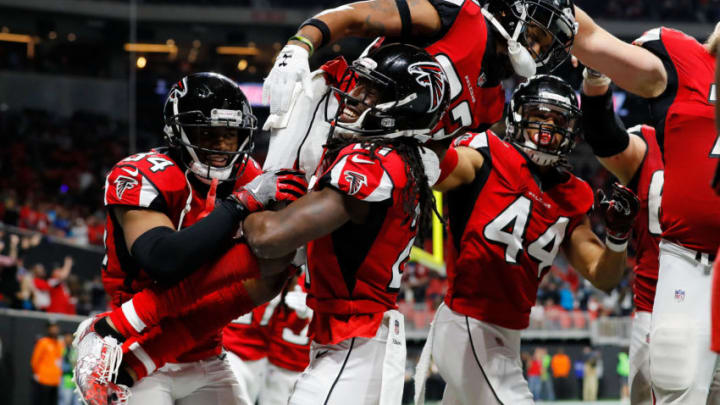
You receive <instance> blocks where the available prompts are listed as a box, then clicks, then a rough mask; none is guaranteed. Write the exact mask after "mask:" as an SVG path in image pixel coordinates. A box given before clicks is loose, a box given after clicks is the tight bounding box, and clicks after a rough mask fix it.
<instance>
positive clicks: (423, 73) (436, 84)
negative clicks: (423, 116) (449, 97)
mask: <svg viewBox="0 0 720 405" xmlns="http://www.w3.org/2000/svg"><path fill="white" fill-rule="evenodd" d="M408 73H410V74H411V75H413V76H414V77H415V81H417V82H418V84H420V85H421V86H423V87H427V89H428V91H429V92H430V100H431V101H430V107H429V108H428V110H427V112H429V113H431V112H433V111H435V110H437V109H438V108H440V103H441V102H442V99H443V95H445V72H444V71H443V69H442V67H440V65H439V64H437V63H432V62H417V63H413V64H412V65H410V66H408Z"/></svg>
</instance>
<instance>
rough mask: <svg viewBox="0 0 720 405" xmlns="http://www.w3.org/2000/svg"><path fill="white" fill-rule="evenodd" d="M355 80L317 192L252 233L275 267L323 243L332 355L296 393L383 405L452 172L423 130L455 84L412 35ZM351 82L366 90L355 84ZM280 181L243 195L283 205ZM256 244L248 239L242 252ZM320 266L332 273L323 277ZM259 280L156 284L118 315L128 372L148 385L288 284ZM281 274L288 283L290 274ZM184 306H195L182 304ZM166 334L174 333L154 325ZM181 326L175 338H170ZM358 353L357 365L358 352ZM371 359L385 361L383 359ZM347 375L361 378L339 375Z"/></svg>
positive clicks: (318, 331)
mask: <svg viewBox="0 0 720 405" xmlns="http://www.w3.org/2000/svg"><path fill="white" fill-rule="evenodd" d="M344 76H345V77H346V78H347V79H348V80H346V81H342V82H341V83H344V85H343V86H340V87H333V88H332V89H331V91H330V92H329V93H328V95H327V98H326V100H327V101H329V100H330V99H333V100H340V104H339V106H340V107H339V108H337V109H334V110H333V109H332V108H329V107H332V106H333V104H332V103H329V102H328V103H326V104H325V106H326V107H328V108H329V110H332V111H328V114H327V115H328V117H329V118H328V119H329V120H330V121H331V122H332V124H331V128H332V129H333V132H332V134H330V135H331V136H330V138H329V139H330V140H329V141H328V145H327V150H326V152H325V157H324V159H323V161H322V163H323V164H322V165H321V167H319V168H318V174H319V180H317V186H316V191H315V192H313V193H310V194H309V195H308V198H305V199H301V200H302V201H300V200H298V201H297V203H295V204H290V205H289V206H288V207H286V208H285V209H282V210H280V211H277V212H276V213H275V214H270V213H269V212H268V213H266V215H260V216H255V217H250V216H248V217H247V218H246V219H245V220H244V222H243V224H244V225H243V229H244V235H245V237H246V239H247V241H248V243H249V244H250V245H251V246H252V248H253V251H254V252H255V253H256V255H257V256H258V257H259V258H264V259H265V260H267V261H268V263H269V264H268V265H267V266H266V267H271V268H270V269H265V271H264V273H265V274H268V275H273V274H276V273H278V272H279V270H278V269H277V267H278V264H277V263H276V262H277V261H278V260H279V261H280V263H282V259H279V258H283V257H285V256H287V255H289V254H291V253H292V254H294V252H295V250H296V249H297V248H298V247H300V246H303V245H305V244H306V243H308V242H311V241H312V242H311V243H310V244H309V246H308V269H309V273H308V280H307V284H309V285H310V292H311V294H310V298H309V300H308V302H309V306H310V307H311V308H312V309H313V310H314V314H315V315H314V317H313V321H312V325H314V327H312V326H311V329H312V331H313V332H314V342H315V343H316V345H315V347H316V349H318V348H319V352H318V355H317V356H313V360H312V361H311V365H310V367H309V368H308V370H310V372H308V373H305V374H303V376H302V378H301V379H300V380H299V381H298V383H297V384H296V386H295V390H294V393H293V397H292V398H294V399H292V400H294V401H296V402H292V403H303V404H305V403H308V402H314V401H316V400H317V398H319V397H323V398H325V399H326V403H336V401H338V402H343V403H345V402H350V403H352V401H355V400H358V399H359V398H368V400H369V401H370V402H376V401H379V400H380V399H379V398H380V396H381V394H382V396H383V398H384V399H383V401H384V402H383V403H385V401H390V402H389V403H398V402H399V401H400V400H401V397H402V385H403V376H404V360H405V340H404V328H403V326H404V324H403V322H402V315H400V313H399V312H397V311H396V310H394V309H395V307H396V306H395V301H396V297H397V291H398V287H399V284H400V280H401V272H402V269H403V267H404V264H405V261H406V260H407V259H408V257H409V253H410V248H411V247H412V242H413V241H414V237H415V235H416V234H417V227H418V224H419V223H421V222H422V221H423V220H425V219H427V217H429V215H430V210H432V206H433V205H432V204H433V203H432V191H431V190H430V184H433V183H434V182H435V180H436V177H437V174H438V170H437V166H438V158H437V156H436V155H435V154H434V153H433V152H432V151H430V150H428V149H426V148H422V147H420V146H419V141H418V140H417V138H419V139H421V140H425V139H427V138H428V137H429V133H430V128H432V127H433V126H434V125H435V124H436V123H437V122H438V120H439V119H440V118H441V117H442V115H443V113H444V112H445V109H446V107H447V91H446V90H447V87H448V86H447V79H446V77H445V75H444V73H443V71H442V68H441V67H440V65H439V64H438V63H437V61H435V60H434V59H433V58H432V57H431V56H430V55H428V54H427V53H426V52H425V51H423V50H422V49H419V48H416V47H412V46H408V45H400V44H395V45H387V46H384V47H381V48H378V49H376V50H374V51H372V52H370V53H369V54H368V56H367V57H364V58H361V59H360V60H358V61H356V62H355V63H353V65H352V66H351V67H349V68H348V69H347V71H346V72H345V75H344ZM351 85H352V90H348V89H349V87H345V86H351ZM300 181H301V179H297V180H296V181H290V183H299V182H300ZM278 182H282V181H280V180H277V179H275V178H273V177H272V176H269V175H267V176H266V181H263V182H260V183H254V182H251V183H249V184H248V185H247V186H245V187H242V188H241V191H240V192H237V193H236V194H239V195H238V197H237V198H236V199H235V200H234V201H236V202H237V201H241V202H245V204H248V205H265V204H260V203H259V202H258V201H267V200H281V198H278V197H275V196H277V195H283V194H284V193H286V192H287V191H283V192H274V193H273V192H270V191H269V190H271V189H273V187H276V184H277V183H278ZM290 186H291V184H289V183H287V184H285V186H284V187H290ZM299 186H300V184H297V185H296V186H295V187H296V188H298V187H299ZM256 188H257V189H261V190H262V193H261V194H260V195H261V196H266V195H267V194H270V195H272V196H273V197H272V198H270V197H267V196H266V197H264V198H260V197H259V196H256V197H258V198H253V196H255V194H252V193H250V191H249V190H248V189H251V190H255V189H256ZM291 188H292V187H291ZM281 189H283V190H284V188H283V187H281ZM287 199H289V198H284V200H287ZM249 201H255V202H256V203H254V204H251V203H250V202H249ZM241 205H243V206H244V204H241ZM318 238H319V239H318ZM315 239H317V240H315ZM398 240H401V241H402V244H401V245H399V244H398ZM359 242H362V243H359ZM245 248H246V245H245V244H238V245H235V246H234V247H233V248H232V249H231V250H233V249H245ZM253 259H254V257H252V256H248V255H242V256H230V255H228V254H226V255H224V256H222V257H221V258H220V259H219V260H218V261H217V263H215V264H214V266H215V267H219V268H230V269H232V268H243V267H247V266H248V265H249V264H255V263H253ZM271 265H272V266H271ZM255 267H257V264H255ZM260 270H261V271H262V270H263V268H260ZM257 273H258V271H255V272H254V274H251V276H256V275H257ZM196 274H197V275H198V276H197V277H195V275H196ZM213 274H214V273H213V272H210V273H209V275H213ZM313 275H316V276H318V277H317V278H316V280H317V282H316V283H315V284H314V283H313V282H312V280H313V277H312V276H313ZM243 277H245V278H243ZM247 277H248V275H246V274H242V275H238V274H234V273H233V276H232V277H223V278H214V277H213V278H211V279H210V280H209V281H208V280H206V279H207V278H208V274H205V273H203V272H202V271H198V272H195V273H193V275H191V277H189V278H186V279H185V280H183V281H181V282H180V283H178V284H177V285H175V286H172V287H169V288H167V289H165V290H164V291H156V290H154V289H145V290H143V291H141V292H140V293H137V294H135V295H134V296H133V298H132V299H131V300H130V301H128V302H126V303H125V304H124V305H123V307H122V308H119V309H115V310H113V312H112V314H111V316H110V318H111V319H112V324H111V325H110V326H111V327H113V326H114V331H115V335H114V336H116V337H117V338H119V339H121V340H122V339H126V340H125V343H124V344H123V347H124V350H123V351H124V353H125V356H124V357H123V364H124V365H125V367H124V368H122V370H128V374H130V377H131V379H132V380H134V381H137V380H140V381H142V380H141V379H142V378H143V377H145V376H147V375H149V374H150V373H151V372H153V371H154V370H155V368H156V367H159V366H161V365H163V364H164V362H165V361H167V360H166V359H167V358H168V357H169V356H171V355H173V354H174V353H175V352H177V351H178V350H181V349H184V346H183V342H185V341H186V339H179V341H178V336H180V337H184V336H185V335H190V336H195V337H203V336H206V335H207V334H208V333H210V334H212V333H213V330H214V329H213V328H216V327H221V326H222V325H224V324H227V323H228V322H230V321H231V320H232V319H233V318H234V317H236V316H238V315H240V314H242V313H244V312H247V309H245V310H242V309H244V308H245V307H246V306H247V301H252V302H254V303H257V304H259V303H260V302H258V301H259V300H258V299H257V298H256V297H257V296H260V297H263V298H264V297H267V296H268V295H269V294H270V292H271V291H272V292H275V290H274V287H275V285H276V284H273V283H271V282H265V283H262V281H263V280H265V279H260V280H258V279H257V278H251V279H250V282H249V283H247V282H245V281H243V280H247ZM268 279H269V280H271V281H275V282H276V283H277V277H276V278H272V277H268ZM282 281H284V280H282ZM248 284H249V285H248ZM212 287H217V288H219V290H217V291H213V290H212ZM251 287H253V288H251ZM248 296H249V297H248ZM270 297H272V295H270ZM248 298H250V299H249V300H248ZM267 299H269V298H267ZM267 299H266V300H267ZM185 301H190V302H194V304H193V305H192V306H191V307H190V308H184V307H183V306H182V305H178V304H179V303H181V302H185ZM238 306H239V307H240V308H235V307H238ZM178 308H183V309H184V310H183V311H182V312H181V313H177V312H178ZM232 309H235V312H238V313H233V312H232ZM228 316H230V317H229V318H228ZM175 318H178V319H175ZM103 319H105V318H103ZM223 320H224V324H223V323H222V322H223ZM97 323H100V322H96V324H97ZM155 329H159V330H160V331H162V332H163V333H157V334H153V333H152V332H151V331H152V330H155ZM168 330H171V331H172V333H165V332H166V331H168ZM136 339H139V340H140V341H141V343H140V344H138V341H137V340H136ZM386 342H388V343H387V344H386ZM385 346H387V348H388V350H387V353H386V350H385V348H386V347H385ZM351 347H355V349H351ZM126 348H127V349H128V350H126ZM160 348H162V349H163V351H161V350H160ZM151 351H152V352H153V354H151V353H150V352H151ZM351 353H353V354H354V356H352V361H350V360H349V359H348V358H349V357H350V354H351ZM111 354H112V353H111ZM128 354H130V355H128ZM338 357H340V358H341V359H344V360H342V362H343V364H344V366H343V367H340V368H338V367H336V366H337V363H336V361H337V358H338ZM370 357H372V358H374V359H375V361H373V362H369V361H368V360H367V359H368V358H370ZM110 364H111V365H114V363H113V362H110ZM108 369H109V368H108ZM342 373H345V374H344V375H345V376H346V377H348V375H349V376H351V378H348V379H342V380H338V381H335V378H336V377H337V376H338V375H339V374H342ZM110 374H112V373H110ZM109 380H113V378H109ZM113 382H114V381H113ZM292 400H291V401H292ZM327 401H331V402H327Z"/></svg>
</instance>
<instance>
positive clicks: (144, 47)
mask: <svg viewBox="0 0 720 405" xmlns="http://www.w3.org/2000/svg"><path fill="white" fill-rule="evenodd" d="M124 49H125V51H127V52H144V53H169V54H171V55H175V54H177V51H178V48H177V46H176V45H168V44H140V43H126V44H125V46H124Z"/></svg>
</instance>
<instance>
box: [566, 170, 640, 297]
mask: <svg viewBox="0 0 720 405" xmlns="http://www.w3.org/2000/svg"><path fill="white" fill-rule="evenodd" d="M600 195H601V201H600V209H601V210H602V211H603V213H604V215H605V226H606V229H607V237H606V239H605V244H603V243H602V242H601V241H600V239H598V237H597V236H596V235H595V233H593V231H592V228H591V226H590V219H589V218H587V217H586V218H585V220H584V222H583V223H582V224H580V225H578V226H577V227H576V228H575V229H574V230H573V232H572V234H571V235H570V238H569V239H567V240H566V241H565V242H563V250H564V251H565V256H567V258H568V261H569V262H570V264H571V265H572V266H573V268H574V269H575V270H577V271H578V272H579V273H580V274H582V275H583V277H585V278H586V279H587V280H588V281H590V282H591V283H592V284H593V285H594V286H595V287H597V288H599V289H601V290H603V291H606V292H608V291H610V290H612V289H613V288H614V287H615V286H616V285H617V284H618V283H619V282H620V280H621V279H622V276H623V273H624V270H625V267H626V262H627V244H628V239H629V238H630V232H631V229H632V226H633V223H634V221H635V217H636V216H637V213H638V209H639V202H638V199H637V197H636V196H635V194H633V192H632V191H630V190H629V189H628V188H626V187H623V186H621V185H619V184H617V183H616V184H614V185H613V191H612V195H611V199H607V198H606V196H605V195H604V194H603V193H600Z"/></svg>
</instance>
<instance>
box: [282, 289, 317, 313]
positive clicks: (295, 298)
mask: <svg viewBox="0 0 720 405" xmlns="http://www.w3.org/2000/svg"><path fill="white" fill-rule="evenodd" d="M306 301H307V293H305V292H303V291H301V290H293V291H289V292H288V293H287V294H285V305H287V306H288V307H289V308H291V309H293V310H295V312H296V313H297V316H298V317H299V318H302V319H307V318H308V317H310V316H311V315H312V309H310V308H309V307H308V306H307V302H306Z"/></svg>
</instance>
